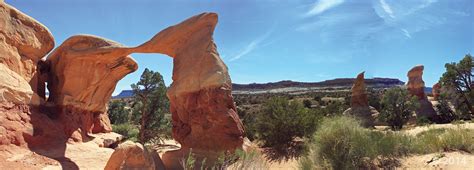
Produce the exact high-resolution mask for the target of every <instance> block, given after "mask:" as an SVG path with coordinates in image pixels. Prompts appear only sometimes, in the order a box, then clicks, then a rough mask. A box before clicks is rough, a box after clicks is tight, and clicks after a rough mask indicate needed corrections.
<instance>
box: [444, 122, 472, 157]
mask: <svg viewBox="0 0 474 170" xmlns="http://www.w3.org/2000/svg"><path fill="white" fill-rule="evenodd" d="M440 138H441V139H440V140H441V141H440V143H441V147H442V149H443V150H444V151H453V150H461V151H465V152H470V153H472V152H474V131H473V130H470V129H462V128H457V129H448V130H446V132H445V133H443V134H442V135H441V136H440Z"/></svg>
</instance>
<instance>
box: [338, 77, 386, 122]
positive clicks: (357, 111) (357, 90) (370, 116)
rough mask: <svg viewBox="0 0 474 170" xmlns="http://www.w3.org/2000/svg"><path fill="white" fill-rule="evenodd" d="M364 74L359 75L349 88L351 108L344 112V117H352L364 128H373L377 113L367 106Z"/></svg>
mask: <svg viewBox="0 0 474 170" xmlns="http://www.w3.org/2000/svg"><path fill="white" fill-rule="evenodd" d="M364 73H365V72H362V73H359V74H358V75H357V78H356V79H355V81H354V84H353V85H352V88H351V92H352V94H351V108H349V109H347V110H346V111H344V113H343V114H344V115H353V116H355V117H357V118H359V119H360V120H361V121H362V122H361V123H362V125H363V126H365V127H372V126H374V121H375V117H377V116H378V115H379V112H378V111H377V110H375V108H373V107H371V106H369V101H368V99H367V89H366V85H365V78H364Z"/></svg>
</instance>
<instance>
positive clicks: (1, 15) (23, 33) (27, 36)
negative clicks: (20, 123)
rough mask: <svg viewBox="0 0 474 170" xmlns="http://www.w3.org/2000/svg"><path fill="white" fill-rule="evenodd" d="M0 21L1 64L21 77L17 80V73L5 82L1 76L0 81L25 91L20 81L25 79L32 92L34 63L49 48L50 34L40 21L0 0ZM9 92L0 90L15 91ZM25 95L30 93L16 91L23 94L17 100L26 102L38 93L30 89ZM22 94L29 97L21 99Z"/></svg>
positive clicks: (35, 78)
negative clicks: (14, 77)
mask: <svg viewBox="0 0 474 170" xmlns="http://www.w3.org/2000/svg"><path fill="white" fill-rule="evenodd" d="M0 23H1V24H0V65H1V64H3V65H5V66H4V67H6V68H8V69H10V70H11V71H13V72H15V73H16V74H17V75H19V77H21V78H23V80H19V79H20V78H19V77H18V76H17V78H16V79H17V80H15V81H10V82H6V81H7V80H6V79H4V80H3V81H5V82H3V83H0V84H1V85H5V84H4V83H7V84H10V85H11V84H16V85H15V86H16V87H21V88H23V89H21V90H20V89H17V90H18V91H22V92H25V90H28V89H26V88H25V86H26V85H25V83H24V82H27V83H29V84H30V85H31V87H30V88H29V90H28V91H33V92H36V90H37V86H36V84H37V75H36V69H37V68H36V65H37V63H38V61H39V60H40V59H41V58H43V57H44V56H45V55H46V54H47V53H48V52H49V51H51V49H53V47H54V39H53V36H52V35H51V33H50V32H49V30H48V29H47V28H46V27H45V26H43V25H42V24H41V23H39V22H37V21H36V20H34V19H33V18H31V17H29V16H27V15H25V14H23V13H22V12H20V11H18V10H17V9H15V8H13V7H11V6H10V5H8V4H6V3H4V2H1V1H0ZM3 70H4V69H3ZM9 75H12V74H9ZM8 80H12V79H8ZM0 81H2V80H0ZM20 84H21V85H20ZM9 93H10V95H9ZM11 93H12V91H11V89H9V90H2V91H0V96H6V95H9V96H10V97H12V96H15V94H11ZM28 93H31V92H28ZM29 95H30V97H27V96H25V95H19V96H23V97H22V99H24V100H22V101H21V103H29V102H30V99H31V98H32V97H33V101H32V102H34V103H35V104H38V103H39V99H38V96H36V95H34V94H33V93H31V94H29ZM25 97H27V98H30V99H25ZM3 99H4V100H6V101H13V100H9V99H7V98H3ZM10 99H11V98H10ZM0 100H1V99H0ZM14 100H16V99H14ZM13 102H17V101H13Z"/></svg>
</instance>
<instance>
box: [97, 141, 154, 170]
mask: <svg viewBox="0 0 474 170" xmlns="http://www.w3.org/2000/svg"><path fill="white" fill-rule="evenodd" d="M154 158H156V157H153V156H152V153H150V152H149V151H148V149H146V147H143V145H142V144H139V143H134V142H131V141H126V142H124V143H122V144H120V145H119V146H118V147H117V148H115V151H114V152H113V153H112V155H111V156H110V158H109V160H108V161H107V164H106V165H105V168H104V169H105V170H120V169H149V170H155V169H163V167H162V166H161V167H160V166H159V165H160V164H161V163H159V162H158V163H157V164H156V165H155V160H154ZM158 161H160V160H159V157H158Z"/></svg>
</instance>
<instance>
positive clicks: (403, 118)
mask: <svg viewBox="0 0 474 170" xmlns="http://www.w3.org/2000/svg"><path fill="white" fill-rule="evenodd" d="M418 107H419V102H418V100H417V99H416V96H413V97H411V95H409V94H408V90H406V89H404V88H400V87H395V88H391V89H389V90H387V91H386V92H385V94H384V95H383V98H382V112H381V113H380V117H379V119H380V120H381V121H383V122H386V123H388V125H390V127H391V128H392V129H393V130H400V129H402V127H403V125H405V124H406V123H407V122H408V119H409V118H410V115H411V114H412V113H413V112H414V111H415V110H416V109H417V108H418Z"/></svg>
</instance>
